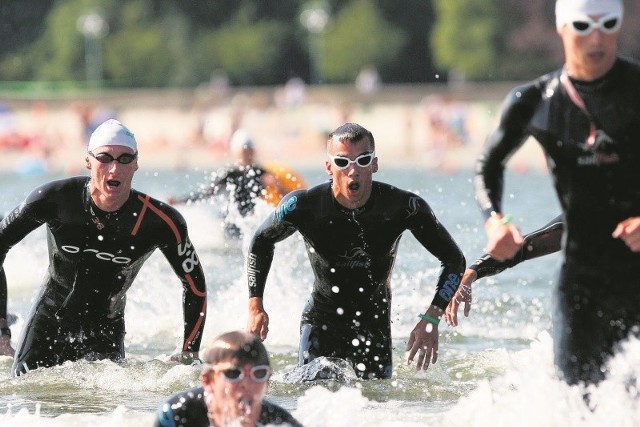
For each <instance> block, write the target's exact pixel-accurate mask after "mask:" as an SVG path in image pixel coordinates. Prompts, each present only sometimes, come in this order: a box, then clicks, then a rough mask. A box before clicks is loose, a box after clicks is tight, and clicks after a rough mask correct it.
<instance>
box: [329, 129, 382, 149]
mask: <svg viewBox="0 0 640 427" xmlns="http://www.w3.org/2000/svg"><path fill="white" fill-rule="evenodd" d="M363 138H367V139H368V140H369V144H371V149H372V150H375V149H376V143H375V140H374V139H373V134H372V133H371V132H369V131H368V130H367V129H365V128H363V127H362V126H360V125H359V124H357V123H345V124H343V125H342V126H340V127H338V128H337V129H336V130H334V131H333V132H331V133H330V134H329V140H328V141H327V146H328V145H329V144H331V141H332V140H333V139H336V140H338V141H343V140H345V139H346V140H347V141H349V142H352V143H356V142H359V141H360V140H361V139H363Z"/></svg>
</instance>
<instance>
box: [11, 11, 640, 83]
mask: <svg viewBox="0 0 640 427" xmlns="http://www.w3.org/2000/svg"><path fill="white" fill-rule="evenodd" d="M309 1H317V0H241V1H238V0H215V1H214V0H57V1H55V2H54V1H53V0H0V80H5V81H6V80H45V81H84V80H85V78H86V77H87V73H86V67H85V59H86V55H85V39H83V35H82V33H81V32H80V31H79V30H78V25H77V24H78V18H79V17H80V16H82V15H83V14H87V13H89V12H90V11H96V12H100V13H101V15H102V16H103V17H104V19H105V20H106V21H107V23H108V25H109V32H108V34H106V36H105V38H104V39H102V43H101V46H102V50H101V52H102V54H103V55H102V58H103V61H102V65H103V71H104V77H105V82H106V83H107V84H108V85H119V86H196V85H199V84H201V83H203V82H206V81H208V80H209V78H210V76H211V73H212V72H213V71H214V70H222V72H224V73H225V74H226V75H228V76H229V78H230V80H231V83H232V84H238V85H241V84H256V85H263V84H264V85H273V84H283V83H284V82H285V81H287V80H288V79H289V78H291V77H294V76H297V77H301V78H303V79H305V80H306V81H307V82H308V81H310V66H309V63H310V61H311V57H310V55H309V52H310V50H309V46H308V45H307V43H308V40H309V37H308V36H309V34H308V31H307V30H306V29H305V28H304V27H303V26H302V25H301V23H300V20H299V16H300V12H301V11H302V9H303V8H304V7H305V5H306V4H307V3H308V2H309ZM323 1H324V2H325V3H326V5H327V10H328V11H329V14H330V16H331V18H330V21H329V23H328V26H327V28H326V29H325V32H324V37H323V41H324V50H323V56H324V58H325V60H324V61H323V70H322V71H323V72H322V74H323V76H324V80H325V82H327V83H341V82H353V80H354V79H355V76H356V75H357V74H358V72H359V71H360V69H361V68H362V67H364V66H366V65H373V66H374V67H375V68H376V69H377V71H378V73H379V74H380V76H381V78H382V81H383V82H386V83H401V82H425V81H436V80H439V79H438V78H437V77H436V74H437V71H436V70H445V73H442V74H447V73H448V74H449V76H458V75H459V76H464V77H465V78H468V79H473V80H506V79H529V78H533V77H535V76H537V75H539V74H540V73H542V72H544V71H545V70H550V69H552V68H553V67H555V66H557V65H559V64H560V63H561V62H562V59H563V58H562V50H561V44H560V42H559V40H558V37H557V35H556V33H555V25H554V2H553V1H549V0H529V1H527V2H523V1H521V0H455V1H446V0H436V1H434V2H429V1H424V0H403V1H397V0H323ZM624 3H625V25H624V26H623V29H622V32H621V34H620V50H621V52H622V53H623V54H627V55H632V56H639V55H640V3H638V2H636V1H633V0H624ZM436 12H437V13H436ZM436 17H437V22H436Z"/></svg>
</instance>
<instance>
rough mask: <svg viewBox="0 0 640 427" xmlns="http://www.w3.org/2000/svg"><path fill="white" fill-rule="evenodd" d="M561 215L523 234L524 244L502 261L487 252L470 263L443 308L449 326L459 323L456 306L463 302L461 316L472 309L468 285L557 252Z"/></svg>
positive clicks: (466, 314)
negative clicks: (449, 300) (445, 306)
mask: <svg viewBox="0 0 640 427" xmlns="http://www.w3.org/2000/svg"><path fill="white" fill-rule="evenodd" d="M563 230H564V223H563V222H562V216H561V215H560V216H558V217H556V218H554V219H553V220H551V221H550V222H549V223H548V224H546V225H545V226H544V227H542V228H541V229H539V230H536V231H533V232H531V233H529V234H527V235H526V236H524V244H523V245H522V247H521V248H520V250H519V251H518V252H517V253H516V255H515V256H514V257H512V258H510V259H508V260H505V261H498V260H496V259H495V258H493V257H492V256H491V255H489V254H484V255H482V256H481V257H480V258H478V259H477V260H476V261H475V262H474V263H473V264H472V265H470V266H469V267H468V268H467V269H466V270H465V272H464V275H463V276H462V280H461V281H460V286H459V287H458V290H457V291H456V295H455V296H454V297H453V299H451V302H450V303H449V305H448V306H447V309H446V311H445V319H446V320H447V323H448V324H449V325H451V326H457V325H458V307H459V306H460V303H464V315H465V317H469V312H470V311H471V299H472V298H471V295H472V292H471V284H472V283H473V282H475V281H476V280H478V279H482V278H483V277H488V276H493V275H496V274H498V273H500V272H502V271H504V270H506V269H507V268H511V267H514V266H516V265H518V264H520V263H521V262H523V261H527V260H530V259H534V258H538V257H541V256H544V255H548V254H551V253H554V252H558V251H559V250H560V249H561V246H562V231H563Z"/></svg>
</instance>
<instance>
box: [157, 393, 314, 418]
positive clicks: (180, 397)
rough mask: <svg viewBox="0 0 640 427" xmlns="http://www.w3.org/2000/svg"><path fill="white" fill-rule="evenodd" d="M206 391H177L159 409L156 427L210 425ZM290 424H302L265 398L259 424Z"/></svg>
mask: <svg viewBox="0 0 640 427" xmlns="http://www.w3.org/2000/svg"><path fill="white" fill-rule="evenodd" d="M205 396H206V392H205V391H204V388H203V387H194V388H192V389H190V390H186V391H183V392H180V393H177V394H175V395H173V396H171V398H169V400H167V401H166V402H165V403H163V404H162V405H161V406H160V407H159V408H158V411H157V414H156V421H155V423H154V426H155V427H209V425H210V424H209V418H208V417H207V403H206V401H205ZM267 425H289V426H291V427H298V426H302V424H300V423H299V422H298V421H297V420H296V419H295V418H293V415H291V414H290V413H289V412H288V411H287V410H286V409H283V408H281V407H280V406H278V405H276V404H275V403H271V402H269V401H268V400H266V399H264V400H263V401H262V410H261V411H260V418H258V423H257V426H267Z"/></svg>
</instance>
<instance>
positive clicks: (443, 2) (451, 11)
mask: <svg viewBox="0 0 640 427" xmlns="http://www.w3.org/2000/svg"><path fill="white" fill-rule="evenodd" d="M496 2H497V0H456V1H450V0H436V1H435V6H436V8H435V9H436V17H437V20H436V26H435V28H434V34H433V37H432V49H433V52H434V57H435V59H436V63H437V64H438V66H440V67H441V68H443V69H446V70H449V71H450V72H451V73H454V74H455V75H457V76H459V78H465V79H466V78H469V79H487V78H488V77H490V76H491V73H492V71H493V70H494V67H495V65H496V64H497V62H498V61H497V59H498V57H497V53H498V52H497V49H496V46H495V43H494V42H495V40H496V37H497V35H498V28H499V23H500V13H499V12H500V11H499V9H498V8H497V4H496Z"/></svg>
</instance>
